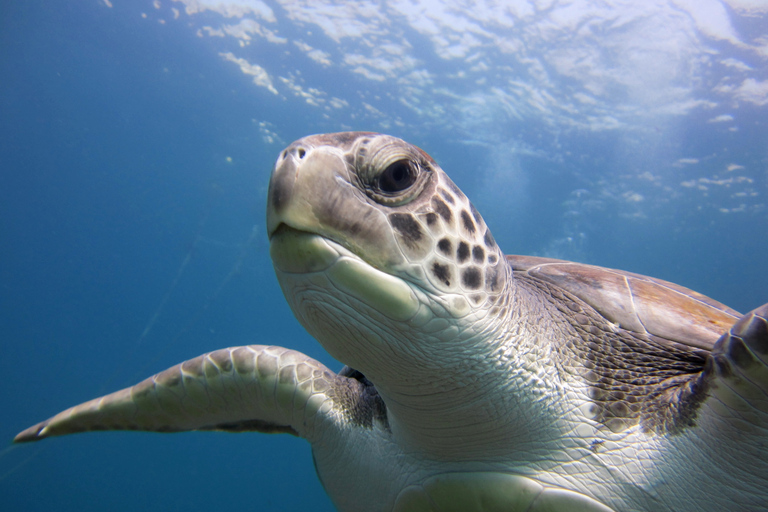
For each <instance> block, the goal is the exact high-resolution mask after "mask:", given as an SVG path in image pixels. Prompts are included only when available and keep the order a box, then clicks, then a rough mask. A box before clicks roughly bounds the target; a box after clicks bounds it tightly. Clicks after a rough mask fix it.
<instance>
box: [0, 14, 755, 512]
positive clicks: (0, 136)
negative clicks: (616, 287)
mask: <svg viewBox="0 0 768 512" xmlns="http://www.w3.org/2000/svg"><path fill="white" fill-rule="evenodd" d="M0 121H1V124H0V349H1V352H0V355H1V357H0V372H2V385H0V390H1V391H0V410H2V411H3V412H2V421H1V422H0V439H3V440H4V443H5V444H4V445H3V446H2V448H0V507H1V508H2V510H6V511H17V510H18V511H22V510H23V511H50V510H56V511H75V510H76V511H78V512H84V511H90V510H93V511H96V510H98V511H101V510H113V511H136V510H145V511H164V512H170V511H181V510H225V509H237V510H264V511H267V510H269V511H272V510H300V509H305V510H306V509H311V510H332V506H331V504H330V501H329V500H328V498H327V497H326V496H325V493H324V491H323V489H322V487H321V485H320V483H319V482H318V480H317V478H316V476H315V474H314V469H313V466H312V458H311V453H310V450H309V446H308V445H307V444H306V443H305V442H304V441H302V440H300V439H296V438H293V437H291V436H287V435H262V434H253V433H246V434H224V433H184V434H175V435H162V434H146V433H120V432H118V433H114V432H110V433H93V434H86V435H77V436H71V437H63V438H54V439H49V440H46V441H43V442H41V443H39V444H38V443H35V444H27V445H21V446H12V445H11V444H10V441H11V440H12V438H13V436H14V435H15V434H16V433H17V432H19V431H20V430H22V429H24V428H26V427H28V426H30V425H32V424H34V423H37V422H38V421H42V420H44V419H46V418H48V417H50V416H52V415H53V414H55V413H57V412H59V411H60V410H63V409H65V408H67V407H69V406H72V405H75V404H77V403H80V402H82V401H85V400H87V399H90V398H93V397H96V396H98V395H101V394H104V393H107V392H111V391H113V390H116V389H119V388H122V387H125V386H127V385H131V384H134V383H136V382H138V381H140V380H142V379H144V378H145V377H147V376H149V375H151V374H153V373H156V372H158V371H161V370H163V369H165V368H167V367H169V366H172V365H174V364H176V363H178V362H181V361H183V360H186V359H189V358H192V357H195V356H197V355H199V354H202V353H204V352H207V351H211V350H214V349H217V348H223V347H227V346H234V345H245V344H278V345H284V346H286V347H290V348H294V349H297V350H301V351H303V352H305V353H307V354H309V355H310V356H312V357H315V358H317V359H319V360H321V361H323V362H324V363H325V364H327V365H329V366H330V367H331V368H333V369H335V370H337V369H339V368H340V367H341V363H338V362H336V361H333V360H332V359H331V358H330V357H329V356H328V355H327V354H325V352H324V351H323V349H322V347H320V346H319V345H318V344H317V343H316V342H315V341H314V340H312V339H311V338H310V337H309V336H308V335H307V334H306V333H305V332H304V331H303V329H302V328H301V327H300V326H299V324H298V322H296V321H295V320H294V318H293V315H292V314H291V312H290V310H289V308H288V306H287V304H286V303H285V300H284V299H283V297H282V293H281V292H280V290H279V288H278V286H277V283H276V280H275V277H274V275H273V271H272V266H271V263H270V260H269V254H268V242H267V240H266V235H265V233H264V222H265V219H264V212H265V207H266V202H265V195H266V187H267V183H268V179H269V174H270V171H271V168H272V164H273V162H274V161H275V159H276V158H277V155H278V153H279V152H280V151H281V150H282V149H283V147H284V146H286V145H287V144H289V143H290V142H291V141H293V140H295V139H297V138H299V137H302V136H304V135H308V134H311V133H319V132H332V131H344V130H367V131H380V132H386V133H390V134H392V135H396V136H399V137H402V138H404V139H406V140H408V141H409V142H412V143H414V144H416V145H418V146H420V147H421V148H423V149H424V150H425V151H427V152H428V153H430V154H431V155H432V156H433V157H434V158H435V159H436V160H437V162H438V163H439V164H440V165H441V166H442V167H443V169H445V170H446V172H448V173H449V175H450V176H451V177H452V178H453V180H454V181H455V182H456V183H457V184H458V185H459V186H460V187H461V188H462V189H463V190H464V192H465V193H466V194H467V195H468V196H469V197H470V198H471V199H472V200H473V202H474V204H475V206H477V208H478V210H479V211H480V212H481V213H482V214H483V216H484V217H485V220H486V222H487V223H488V225H489V226H490V228H491V230H492V232H493V234H494V236H495V238H496V240H497V241H498V243H499V245H500V246H501V247H502V249H503V250H505V252H507V253H517V254H535V255H542V256H551V257H558V258H564V259H571V260H578V261H583V262H587V263H592V264H597V265H602V266H607V267H614V268H621V269H625V270H630V271H633V272H638V273H642V274H649V275H652V276H655V277H659V278H662V279H666V280H670V281H673V282H676V283H679V284H682V285H684V286H687V287H689V288H693V289H695V290H697V291H699V292H702V293H704V294H706V295H709V296H711V297H713V298H715V299H717V300H719V301H721V302H724V303H726V304H727V305H729V306H731V307H733V308H735V309H737V310H739V311H742V312H746V311H748V310H750V309H752V308H754V307H757V306H758V305H760V304H762V303H764V302H766V301H768V208H766V204H767V203H768V126H766V123H768V2H766V1H760V0H722V1H719V0H701V1H699V0H669V1H662V0H651V1H644V2H636V1H634V0H625V1H619V0H612V1H599V2H598V1H592V2H590V1H579V0H568V1H566V0H562V1H560V0H515V1H512V0H508V1H500V2H491V1H486V2H461V1H457V0H432V1H419V0H397V1H391V2H387V1H354V2H353V1H347V2H344V1H338V2H333V1H330V0H294V1H291V0H263V1H260V0H255V1H249V0H178V1H169V0H156V1H154V2H151V1H148V0H132V1H127V0H72V1H67V2H45V1H34V0H25V1H23V2H4V3H3V5H2V6H0Z"/></svg>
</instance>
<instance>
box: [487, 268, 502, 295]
mask: <svg viewBox="0 0 768 512" xmlns="http://www.w3.org/2000/svg"><path fill="white" fill-rule="evenodd" d="M485 289H486V290H488V291H489V292H495V291H497V290H498V289H499V272H498V269H497V268H496V267H495V266H494V267H491V268H489V269H488V270H486V272H485Z"/></svg>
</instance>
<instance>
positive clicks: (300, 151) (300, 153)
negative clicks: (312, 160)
mask: <svg viewBox="0 0 768 512" xmlns="http://www.w3.org/2000/svg"><path fill="white" fill-rule="evenodd" d="M296 154H297V155H298V156H299V160H301V159H302V158H304V157H305V156H306V155H307V150H306V149H304V148H302V147H299V148H298V149H297V150H296Z"/></svg>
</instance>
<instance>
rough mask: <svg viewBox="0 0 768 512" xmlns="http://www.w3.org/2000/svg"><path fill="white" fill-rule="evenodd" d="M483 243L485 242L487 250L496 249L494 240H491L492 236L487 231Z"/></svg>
mask: <svg viewBox="0 0 768 512" xmlns="http://www.w3.org/2000/svg"><path fill="white" fill-rule="evenodd" d="M483 241H484V242H485V246H486V247H487V248H488V249H494V248H495V247H496V240H494V239H493V235H492V234H491V231H490V230H489V229H486V230H485V236H483Z"/></svg>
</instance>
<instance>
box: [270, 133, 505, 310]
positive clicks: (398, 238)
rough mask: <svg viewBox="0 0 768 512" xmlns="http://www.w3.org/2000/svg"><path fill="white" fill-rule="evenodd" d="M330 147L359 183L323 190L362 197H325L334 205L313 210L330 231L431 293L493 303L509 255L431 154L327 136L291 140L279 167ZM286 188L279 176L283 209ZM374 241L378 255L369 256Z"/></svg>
mask: <svg viewBox="0 0 768 512" xmlns="http://www.w3.org/2000/svg"><path fill="white" fill-rule="evenodd" d="M316 148H317V149H316ZM332 148H335V149H336V150H338V151H339V156H342V157H343V159H344V161H345V162H346V167H347V169H346V171H347V173H348V174H347V175H345V176H343V177H341V179H340V180H339V181H340V182H341V181H347V180H348V181H349V182H350V183H351V184H352V185H354V187H355V188H354V189H349V188H344V187H341V186H339V187H338V189H339V190H337V191H331V190H329V191H327V192H325V191H318V193H329V194H331V193H343V194H347V195H348V196H355V195H357V196H358V202H357V203H355V204H354V205H349V206H347V205H344V204H342V199H341V198H340V199H339V200H338V201H337V200H332V201H324V202H323V204H326V205H328V208H329V211H328V212H325V211H319V212H318V211H315V212H313V215H314V216H315V217H317V218H318V220H319V224H322V227H323V229H324V230H331V231H333V232H335V233H338V235H337V236H336V237H335V238H336V239H338V240H343V241H344V242H346V243H347V245H348V246H349V247H350V248H351V249H352V250H353V251H354V252H355V253H357V254H359V255H360V256H361V257H363V258H364V259H366V260H367V261H368V262H369V263H370V264H372V265H374V266H376V267H379V268H381V267H385V266H391V267H395V266H400V267H401V270H403V271H404V272H405V273H406V274H409V275H410V277H411V279H410V281H411V282H412V283H414V284H418V285H419V286H421V287H423V288H424V289H426V290H427V291H430V292H432V293H437V294H446V293H449V294H460V295H463V296H465V297H466V298H467V300H468V301H469V302H470V303H471V304H472V305H473V306H479V305H481V304H483V303H484V302H486V301H487V300H489V299H491V302H495V298H496V297H497V296H498V295H499V293H500V292H501V291H502V289H503V284H504V280H505V279H506V278H507V276H506V273H507V267H506V263H505V262H504V258H503V254H502V253H501V251H500V249H499V248H498V246H497V245H496V242H495V241H494V239H493V236H492V235H491V232H490V231H489V229H488V227H487V226H486V225H485V222H484V221H483V218H482V217H481V215H480V214H479V213H478V211H477V209H475V207H474V206H473V205H472V203H471V202H470V201H469V199H467V197H466V196H465V195H464V193H463V192H462V191H461V190H459V188H458V187H457V186H456V185H455V184H454V183H453V182H452V181H451V180H450V178H448V176H447V175H446V174H445V172H444V171H443V170H442V169H441V168H440V166H438V165H437V164H436V163H435V161H434V160H432V158H431V157H430V156H429V155H428V154H426V153H425V152H424V151H422V150H421V149H419V148H418V147H416V146H413V145H411V144H408V143H407V142H405V141H402V140H400V139H397V138H395V137H391V136H388V135H381V134H372V133H364V132H352V133H340V134H323V135H316V136H310V137H305V138H304V139H301V140H299V141H297V142H295V143H294V144H292V145H291V146H290V147H289V148H287V149H286V150H285V151H284V152H283V153H282V154H281V157H280V159H279V160H278V163H277V165H278V166H280V165H285V163H284V161H285V159H286V158H290V157H291V155H294V156H293V158H294V159H296V160H306V159H307V156H305V155H309V154H310V153H311V152H312V151H317V150H320V151H331V150H332ZM278 179H280V178H278ZM273 180H274V178H273ZM286 188H287V187H285V186H283V185H282V183H279V182H275V181H273V183H272V185H271V189H272V195H273V197H272V202H273V206H274V208H275V209H276V210H278V211H279V210H280V207H281V199H282V196H289V195H290V192H289V191H287V190H285V189H286ZM363 196H364V197H363ZM359 200H363V201H364V202H365V203H367V204H365V205H360V204H359ZM371 207H372V208H371ZM331 209H332V210H331ZM372 211H375V212H379V213H380V214H383V215H384V216H385V219H386V223H387V226H386V231H389V233H385V230H384V229H383V228H384V227H385V226H383V225H379V226H377V224H379V222H380V218H379V216H378V215H375V214H373V213H371V212H372ZM392 236H394V242H395V243H396V247H397V250H396V252H397V253H398V254H397V255H393V254H388V252H391V251H392V250H393V249H394V248H393V247H389V246H387V244H386V243H385V241H386V239H387V238H388V237H392ZM371 247H377V251H378V253H377V254H370V252H371ZM367 253H368V254H367ZM398 260H400V261H401V262H402V264H403V265H399V264H398ZM385 270H386V271H390V270H391V268H388V269H385Z"/></svg>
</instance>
